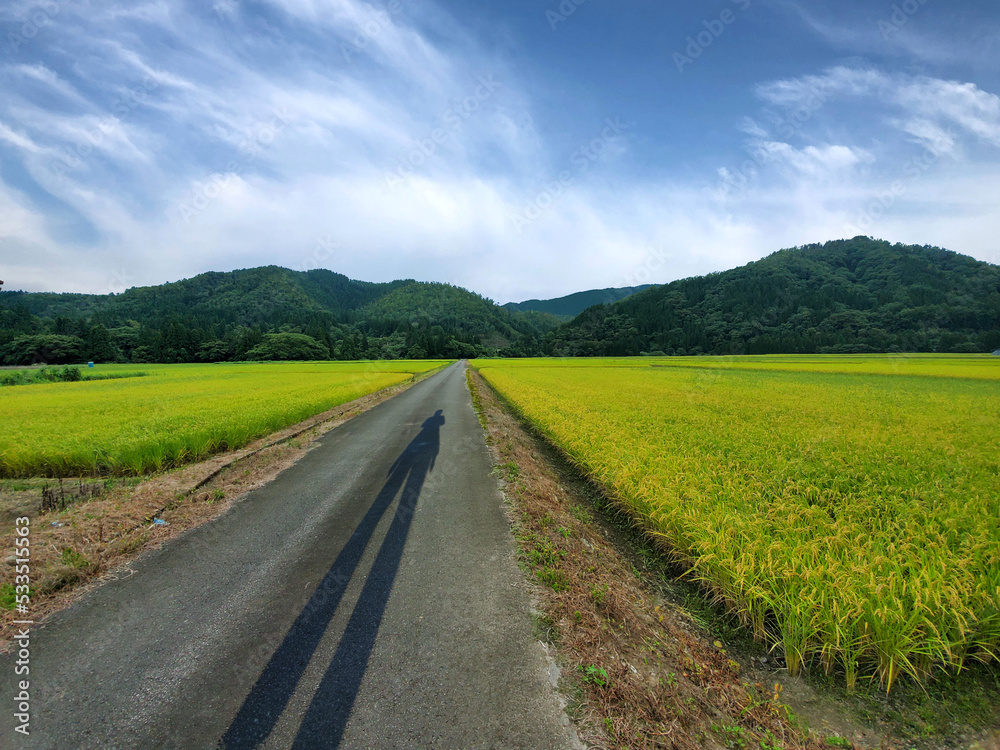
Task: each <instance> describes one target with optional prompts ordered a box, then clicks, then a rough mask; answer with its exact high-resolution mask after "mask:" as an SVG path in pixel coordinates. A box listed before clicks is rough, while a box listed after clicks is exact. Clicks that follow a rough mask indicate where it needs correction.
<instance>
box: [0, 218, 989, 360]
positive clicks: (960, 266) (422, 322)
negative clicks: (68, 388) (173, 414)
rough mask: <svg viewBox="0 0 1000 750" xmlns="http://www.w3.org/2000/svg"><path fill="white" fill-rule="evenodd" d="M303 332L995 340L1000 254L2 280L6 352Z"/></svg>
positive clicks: (978, 348) (793, 347)
mask: <svg viewBox="0 0 1000 750" xmlns="http://www.w3.org/2000/svg"><path fill="white" fill-rule="evenodd" d="M608 293H611V294H612V296H614V295H621V298H620V299H617V300H616V301H612V302H610V303H599V304H597V305H593V306H588V307H587V308H586V309H584V310H583V311H582V312H580V313H579V314H578V315H577V316H576V317H573V318H569V319H568V320H567V318H568V316H564V317H563V320H564V321H565V322H562V324H560V319H559V318H557V317H556V316H555V315H553V314H552V313H550V312H547V311H539V310H519V309H510V308H511V305H514V306H515V307H516V306H517V305H526V304H529V303H531V304H537V303H539V302H541V303H545V302H550V303H556V304H557V305H580V304H584V303H585V302H587V301H590V300H592V299H594V296H595V295H598V296H599V295H602V294H608ZM606 298H607V297H606ZM550 309H552V308H551V307H550ZM556 309H559V308H558V307H557V308H556ZM562 309H563V310H566V309H570V308H567V307H563V308H562ZM282 334H285V335H286V336H285V338H284V339H281V340H278V339H267V338H266V337H268V336H272V337H273V336H279V335H282ZM296 335H304V336H307V337H309V338H311V339H313V340H314V341H316V342H317V343H318V344H319V346H320V348H319V349H315V348H314V347H311V346H309V347H305V346H303V354H305V353H306V352H307V351H308V352H311V353H312V354H315V353H316V352H317V351H319V352H324V351H325V352H328V353H329V356H330V357H331V358H334V359H379V358H398V357H404V356H405V357H413V358H420V357H446V358H471V357H479V356H515V357H517V356H537V355H554V356H598V355H600V356H626V355H630V356H631V355H639V354H644V353H663V354H688V355H690V354H694V355H697V354H768V353H775V354H777V353H786V354H788V353H863V352H876V351H883V352H892V351H930V352H933V351H941V352H987V353H988V352H991V351H994V350H997V349H1000V267H998V266H996V265H993V264H990V263H986V262H983V261H978V260H975V259H973V258H970V257H968V256H963V255H959V254H958V253H954V252H951V251H948V250H942V249H940V248H935V247H930V246H913V245H900V244H896V245H892V244H890V243H888V242H885V241H882V240H874V239H872V238H868V237H855V238H854V239H852V240H837V241H833V242H828V243H825V244H814V245H805V246H801V247H796V248H789V249H785V250H779V251H777V252H775V253H772V254H771V255H769V256H767V257H765V258H763V259H761V260H759V261H755V262H754V263H750V264H747V265H745V266H742V267H740V268H736V269H731V270H729V271H721V272H717V273H713V274H708V275H706V276H699V277H692V278H690V279H681V280H679V281H674V282H670V283H668V284H663V285H655V286H648V287H646V288H636V287H631V288H622V289H612V288H609V289H603V290H590V291H587V292H579V293H577V294H575V295H567V296H566V297H561V298H557V299H555V300H540V301H534V302H532V301H531V300H529V301H527V302H525V303H516V304H515V303H508V305H505V306H499V305H497V304H496V303H494V302H493V301H492V300H490V299H488V298H486V297H483V296H481V295H479V294H476V293H474V292H471V291H468V290H466V289H462V288H460V287H456V286H452V285H449V284H440V283H435V282H421V281H415V280H413V279H401V280H396V281H391V282H367V281H357V280H353V279H350V278H348V277H347V276H344V275H343V274H339V273H336V272H334V271H330V270H326V269H317V270H312V271H293V270H289V269H286V268H282V267H280V266H261V267H256V268H249V269H236V270H233V271H212V272H207V273H204V274H199V275H197V276H194V277H192V278H190V279H183V280H181V281H177V282H171V283H168V284H163V285H160V286H152V287H133V288H131V289H128V290H126V291H125V292H123V293H121V294H110V295H84V294H74V293H69V294H57V293H48V292H14V291H0V357H2V358H3V361H4V362H5V363H7V364H13V365H20V364H31V363H33V362H51V363H62V362H67V361H69V362H75V361H80V360H83V361H86V360H88V359H93V360H95V361H121V362H189V361H190V362H198V361H202V362H210V361H223V360H239V359H241V358H243V357H246V356H247V355H248V353H249V352H251V351H253V352H258V353H259V352H261V351H267V350H269V349H270V350H272V351H275V352H278V351H282V352H287V351H288V350H289V349H288V347H289V346H290V345H291V343H290V342H295V341H298V342H302V341H303V339H295V338H294V336H296ZM268 342H270V343H269V344H268ZM265 344H268V345H267V346H264V345H265ZM262 347H263V348H262Z"/></svg>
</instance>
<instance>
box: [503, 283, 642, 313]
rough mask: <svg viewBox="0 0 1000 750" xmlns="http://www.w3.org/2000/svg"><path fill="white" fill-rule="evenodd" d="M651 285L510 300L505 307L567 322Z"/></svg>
mask: <svg viewBox="0 0 1000 750" xmlns="http://www.w3.org/2000/svg"><path fill="white" fill-rule="evenodd" d="M650 286H651V285H650V284H645V285H643V286H626V287H622V288H620V289H591V290H590V291H589V292H577V293H576V294H570V295H567V296H565V297H557V298H556V299H529V300H527V301H525V302H508V303H507V304H506V305H504V307H505V308H507V309H508V310H511V311H513V312H540V313H547V314H549V315H552V316H554V317H555V318H556V319H557V320H559V321H561V322H563V323H566V322H569V321H570V320H572V319H573V318H575V317H576V316H577V315H579V314H580V313H582V312H583V311H584V310H586V309H587V308H588V307H593V306H594V305H610V304H612V303H614V302H618V301H619V300H623V299H625V298H626V297H631V296H632V295H633V294H636V293H638V292H641V291H644V290H646V289H649V287H650Z"/></svg>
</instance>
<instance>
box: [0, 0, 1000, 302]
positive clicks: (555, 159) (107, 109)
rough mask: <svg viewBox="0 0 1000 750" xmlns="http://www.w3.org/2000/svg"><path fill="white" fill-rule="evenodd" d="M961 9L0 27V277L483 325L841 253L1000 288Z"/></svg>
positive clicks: (996, 148) (91, 13) (471, 1)
mask: <svg viewBox="0 0 1000 750" xmlns="http://www.w3.org/2000/svg"><path fill="white" fill-rule="evenodd" d="M998 78H1000V12H998V11H997V9H996V7H995V5H993V4H988V3H986V2H985V0H975V1H973V0H958V1H957V2H956V1H952V2H949V3H944V2H942V1H941V0H924V2H921V1H920V0H906V2H899V3H893V2H886V3H882V2H859V1H858V0H848V1H847V2H840V3H836V4H833V3H819V2H812V1H811V0H697V1H691V0H688V1H686V2H654V1H653V0H633V2H629V3H609V2H601V0H582V1H581V0H563V2H561V3H560V2H558V0H550V1H549V2H546V1H544V0H506V1H505V2H498V1H497V0H462V1H461V2H460V1H459V0H439V1H438V2H431V1H430V0H388V2H381V1H379V2H373V3H367V2H360V1H359V0H253V1H251V0H217V1H216V2H214V3H213V2H212V0H205V2H201V3H195V2H181V1H180V0H155V1H152V2H143V1H142V0H135V1H134V2H129V3H111V2H102V1H100V0H62V1H61V2H60V1H59V0H51V1H49V0H42V2H22V1H21V0H7V2H5V3H3V4H2V6H0V278H3V279H4V281H5V288H7V289H18V288H21V289H27V290H53V291H85V292H97V293H107V292H120V291H122V290H124V289H125V288H127V287H130V286H141V285H146V284H158V283H163V282H165V281H173V280H177V279H180V278H185V277H189V276H193V275H195V274H197V273H200V272H203V271H208V270H230V269H233V268H245V267H251V266H258V265H265V264H278V265H283V266H286V267H289V268H294V269H299V270H307V269H310V268H316V267H324V268H330V269H332V270H335V271H338V272H341V273H345V274H347V275H349V276H351V277H353V278H359V279H365V280H371V281H386V280H391V279H395V278H417V279H422V280H432V281H447V282H451V283H454V284H458V285H460V286H463V287H466V288H469V289H472V290H474V291H477V292H480V293H482V294H485V295H487V296H489V297H491V298H493V299H495V300H497V301H499V302H506V301H510V300H520V299H525V298H529V297H549V296H558V295H562V294H568V293H571V292H574V291H579V290H582V289H588V288H594V287H604V286H623V285H631V284H637V283H645V282H666V281H670V280H673V279H677V278H682V277H686V276H691V275H695V274H703V273H708V272H712V271H719V270H724V269H727V268H732V267H735V266H738V265H742V264H744V263H747V262H750V261H752V260H756V259H758V258H761V257H763V256H764V255H767V254H769V253H770V252H773V251H774V250H777V249H780V248H782V247H789V246H793V245H800V244H806V243H810V242H820V241H825V240H829V239H836V238H840V237H849V236H854V235H857V234H868V235H872V236H876V237H882V238H886V239H889V240H893V241H901V242H910V243H917V244H933V245H940V246H944V247H947V248H949V249H952V250H956V251H958V252H962V253H966V254H969V255H972V256H974V257H977V258H980V259H982V260H988V261H991V262H994V263H997V262H1000V246H998V242H997V238H998V237H1000V201H998V200H997V198H998V196H1000V97H998V94H1000V80H998Z"/></svg>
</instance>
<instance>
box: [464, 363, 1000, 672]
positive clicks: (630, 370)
mask: <svg viewBox="0 0 1000 750" xmlns="http://www.w3.org/2000/svg"><path fill="white" fill-rule="evenodd" d="M476 366H477V367H478V368H479V369H480V371H481V373H482V375H483V376H484V377H485V378H486V379H487V381H488V382H489V383H491V384H492V386H493V387H494V388H496V390H497V391H499V392H500V393H501V394H502V395H503V396H504V397H505V398H506V399H507V400H508V401H510V402H511V403H512V404H513V405H514V406H515V407H516V408H517V409H518V410H519V411H520V412H521V413H522V414H523V415H524V416H525V417H526V418H527V419H528V420H529V421H530V422H531V423H533V424H534V425H535V426H536V427H537V428H538V429H539V430H540V431H541V432H542V433H543V434H545V435H546V436H547V437H549V438H550V439H551V440H552V441H553V442H554V443H556V444H557V445H559V446H560V447H561V448H562V449H563V450H564V451H565V452H566V453H567V454H568V455H569V457H570V458H571V459H573V460H574V461H575V462H576V463H577V464H578V465H580V466H581V467H582V468H583V469H584V470H585V471H586V472H588V473H589V474H590V475H591V476H592V477H594V478H595V479H597V480H598V481H600V482H601V483H602V484H603V485H604V486H606V487H607V488H608V489H609V490H610V491H611V492H612V493H613V494H614V495H615V496H616V497H617V498H618V499H619V500H620V502H622V503H623V504H624V505H625V506H626V507H627V508H629V509H630V510H631V511H632V512H633V514H634V516H635V518H636V519H637V521H638V522H639V523H641V524H643V525H644V526H645V527H646V529H647V530H648V531H649V532H650V533H652V534H654V535H655V536H657V537H658V538H659V539H661V541H663V542H665V545H666V546H667V548H669V549H670V550H672V552H673V554H675V555H676V556H677V557H678V558H679V559H680V560H681V561H682V562H684V563H685V564H687V565H689V566H690V568H691V572H690V575H692V576H694V577H696V578H697V579H698V580H700V581H701V582H703V583H704V585H705V586H707V587H708V588H709V589H710V590H711V592H713V594H714V595H715V596H717V597H718V599H719V600H720V601H722V602H724V603H725V604H726V605H727V606H728V607H729V608H730V609H731V611H733V612H734V613H736V614H737V615H738V616H739V618H740V619H741V620H742V622H743V623H744V624H745V625H746V626H747V627H750V628H752V629H753V632H754V634H755V636H756V637H758V638H759V639H762V640H765V641H768V642H770V643H773V644H779V645H780V646H781V647H782V648H783V650H784V654H785V659H786V663H787V666H788V669H789V671H790V672H792V673H793V674H794V673H796V672H797V671H798V670H799V669H800V668H801V667H802V666H816V667H822V668H825V669H826V670H827V671H828V672H833V671H835V670H837V671H839V672H841V673H842V674H843V675H844V676H845V678H846V681H847V684H848V687H849V688H853V687H854V685H855V683H856V681H857V680H858V679H859V677H862V678H863V677H872V678H873V679H878V680H880V681H881V683H882V685H883V686H885V688H886V689H889V688H890V687H891V686H892V684H893V682H894V681H895V680H896V679H897V678H898V677H899V676H900V675H902V674H906V675H910V676H912V677H914V678H915V679H918V680H923V679H925V678H926V677H927V676H929V675H930V674H932V673H933V671H934V670H935V669H939V668H944V669H959V668H961V667H962V666H963V665H965V664H967V663H968V662H969V660H970V659H979V660H982V661H986V662H992V663H995V662H996V660H997V658H998V656H1000V447H998V446H1000V358H996V357H983V356H957V357H955V356H942V357H937V356H922V357H921V356H909V357H888V356H882V357H806V356H801V357H743V358H738V359H735V358H733V359H728V358H675V359H619V360H572V361H570V360H520V361H479V362H477V363H476Z"/></svg>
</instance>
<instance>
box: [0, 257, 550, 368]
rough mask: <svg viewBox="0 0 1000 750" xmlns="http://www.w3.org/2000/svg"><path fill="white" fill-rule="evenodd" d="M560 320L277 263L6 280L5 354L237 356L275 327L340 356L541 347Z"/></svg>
mask: <svg viewBox="0 0 1000 750" xmlns="http://www.w3.org/2000/svg"><path fill="white" fill-rule="evenodd" d="M557 325H558V323H557V322H556V321H546V320H540V319H538V318H537V317H536V316H534V315H526V314H521V313H516V312H510V311H508V310H504V309H503V308H501V307H499V306H497V305H496V304H494V303H493V302H491V301H490V300H487V299H484V298H483V297H480V296H479V295H477V294H473V293H472V292H468V291H466V290H464V289H460V288H458V287H452V286H449V285H445V284H428V283H423V282H417V281H412V280H404V281H394V282H390V283H382V284H376V283H370V282H364V281H355V280H353V279H349V278H348V277H346V276H343V275H341V274H337V273H333V272H332V271H327V270H313V271H308V272H300V271H290V270H288V269H285V268H279V267H277V266H266V267H262V268H251V269H243V270H237V271H230V272H225V273H216V272H212V273H205V274H201V275H199V276H196V277H194V278H191V279H185V280H183V281H178V282H175V283H171V284H164V285H162V286H154V287H140V288H132V289H129V290H127V291H126V292H123V293H122V294H117V295H115V294H109V295H84V294H47V293H31V294H29V293H23V292H0V356H3V357H4V361H5V362H6V363H7V364H30V363H32V362H51V363H62V362H76V361H80V360H87V359H94V360H96V361H125V362H151V361H156V362H189V361H222V360H232V359H240V358H242V357H244V356H247V354H248V353H249V352H251V351H255V350H256V351H259V350H257V349H256V347H259V346H260V345H261V343H262V342H263V341H264V337H265V336H267V335H268V334H304V335H307V336H309V337H311V338H312V339H314V340H315V341H316V342H318V343H319V344H320V345H321V351H327V352H329V356H331V357H335V358H340V359H359V358H373V359H377V358H394V357H402V356H414V357H460V356H464V357H473V356H478V355H479V354H496V353H497V352H498V351H500V350H509V351H510V352H511V353H514V354H524V353H538V352H540V351H541V350H540V345H541V344H540V339H541V337H542V336H543V335H544V334H545V333H546V332H548V331H551V330H552V329H553V328H555V327H556V326H557ZM299 341H302V340H301V339H300V340H299ZM15 343H16V345H15ZM315 351H317V350H315V349H314V348H312V347H311V346H305V345H304V348H303V352H304V353H306V352H311V353H315Z"/></svg>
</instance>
